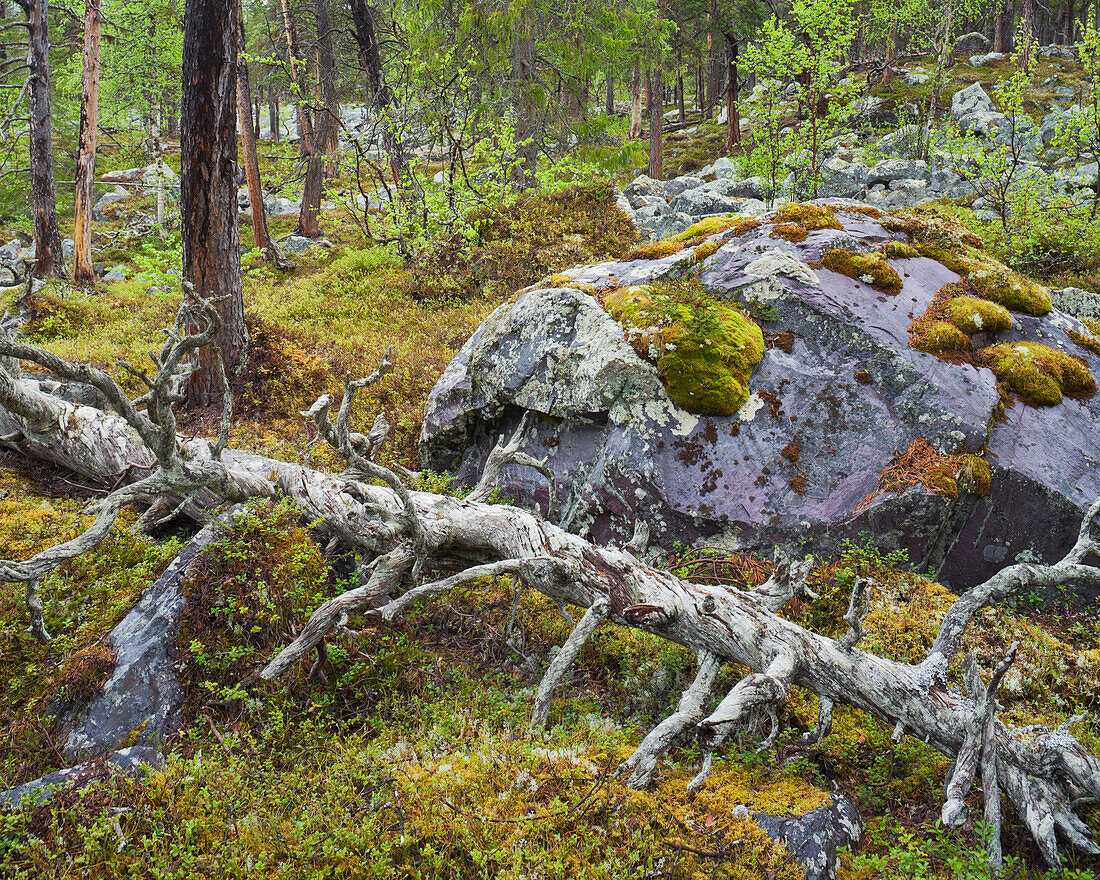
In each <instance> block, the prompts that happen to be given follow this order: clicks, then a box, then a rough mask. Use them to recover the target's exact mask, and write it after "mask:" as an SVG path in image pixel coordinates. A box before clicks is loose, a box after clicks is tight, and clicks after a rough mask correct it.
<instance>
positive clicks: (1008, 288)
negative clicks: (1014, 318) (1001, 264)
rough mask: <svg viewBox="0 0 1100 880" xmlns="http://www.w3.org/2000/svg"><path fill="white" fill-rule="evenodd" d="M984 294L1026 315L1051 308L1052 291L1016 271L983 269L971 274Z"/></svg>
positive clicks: (972, 281)
mask: <svg viewBox="0 0 1100 880" xmlns="http://www.w3.org/2000/svg"><path fill="white" fill-rule="evenodd" d="M969 280H970V283H971V284H973V285H974V286H975V287H976V288H977V289H978V290H979V291H981V294H982V296H984V297H986V299H989V300H992V301H993V302H995V303H998V304H1000V305H1002V306H1004V307H1005V308H1006V309H1011V310H1012V311H1014V312H1022V313H1023V314H1025V315H1036V316H1038V315H1045V314H1047V313H1048V312H1049V311H1050V310H1051V307H1052V306H1051V302H1050V291H1049V290H1047V288H1045V287H1044V286H1043V285H1042V284H1039V283H1038V282H1035V281H1032V280H1031V279H1029V278H1024V277H1023V276H1022V275H1019V274H1017V273H1016V272H1012V271H1009V270H1008V269H1003V270H1001V271H996V270H994V271H989V270H983V271H978V272H974V273H972V274H971V275H970V276H969Z"/></svg>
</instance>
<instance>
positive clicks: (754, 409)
mask: <svg viewBox="0 0 1100 880" xmlns="http://www.w3.org/2000/svg"><path fill="white" fill-rule="evenodd" d="M763 407H764V398H762V397H761V396H760V395H759V394H757V393H756V392H755V391H754V392H753V393H752V394H750V395H749V399H748V400H746V401H745V403H744V404H743V405H742V407H741V409H739V410H738V411H737V416H738V418H740V419H741V421H743V422H751V421H752V420H753V419H755V418H756V414H757V413H758V412H760V410H761V409H762V408H763Z"/></svg>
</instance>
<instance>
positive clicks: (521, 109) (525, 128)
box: [512, 22, 538, 189]
mask: <svg viewBox="0 0 1100 880" xmlns="http://www.w3.org/2000/svg"><path fill="white" fill-rule="evenodd" d="M534 85H535V41H534V40H533V39H532V38H531V33H530V25H529V23H528V22H522V23H521V24H520V26H519V27H518V28H517V29H516V33H515V36H513V38H512V108H513V110H514V111H515V116H516V135H515V144H516V166H515V182H516V184H517V185H518V186H519V187H520V188H521V189H530V188H531V187H532V186H533V185H534V182H535V168H536V166H537V161H538V145H537V144H536V143H535V136H536V134H537V132H536V125H535V103H534V100H533V96H532V94H531V90H532V89H533V88H534Z"/></svg>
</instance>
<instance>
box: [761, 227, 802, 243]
mask: <svg viewBox="0 0 1100 880" xmlns="http://www.w3.org/2000/svg"><path fill="white" fill-rule="evenodd" d="M807 234H808V233H807V232H806V227H805V226H802V225H801V224H799V223H779V224H777V225H776V226H775V228H774V229H772V231H771V232H770V233H769V235H771V237H772V238H781V239H783V241H791V242H795V243H796V244H797V243H798V242H800V241H805V240H806V235H807Z"/></svg>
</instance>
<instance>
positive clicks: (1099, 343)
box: [1066, 330, 1100, 355]
mask: <svg viewBox="0 0 1100 880" xmlns="http://www.w3.org/2000/svg"><path fill="white" fill-rule="evenodd" d="M1066 336H1068V337H1069V338H1070V339H1072V340H1073V341H1074V342H1076V343H1077V344H1078V345H1079V346H1081V348H1083V349H1085V350H1086V351H1091V352H1092V353H1093V354H1095V355H1100V339H1097V338H1096V337H1095V336H1088V335H1086V334H1084V333H1078V332H1077V331H1076V330H1066Z"/></svg>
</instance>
